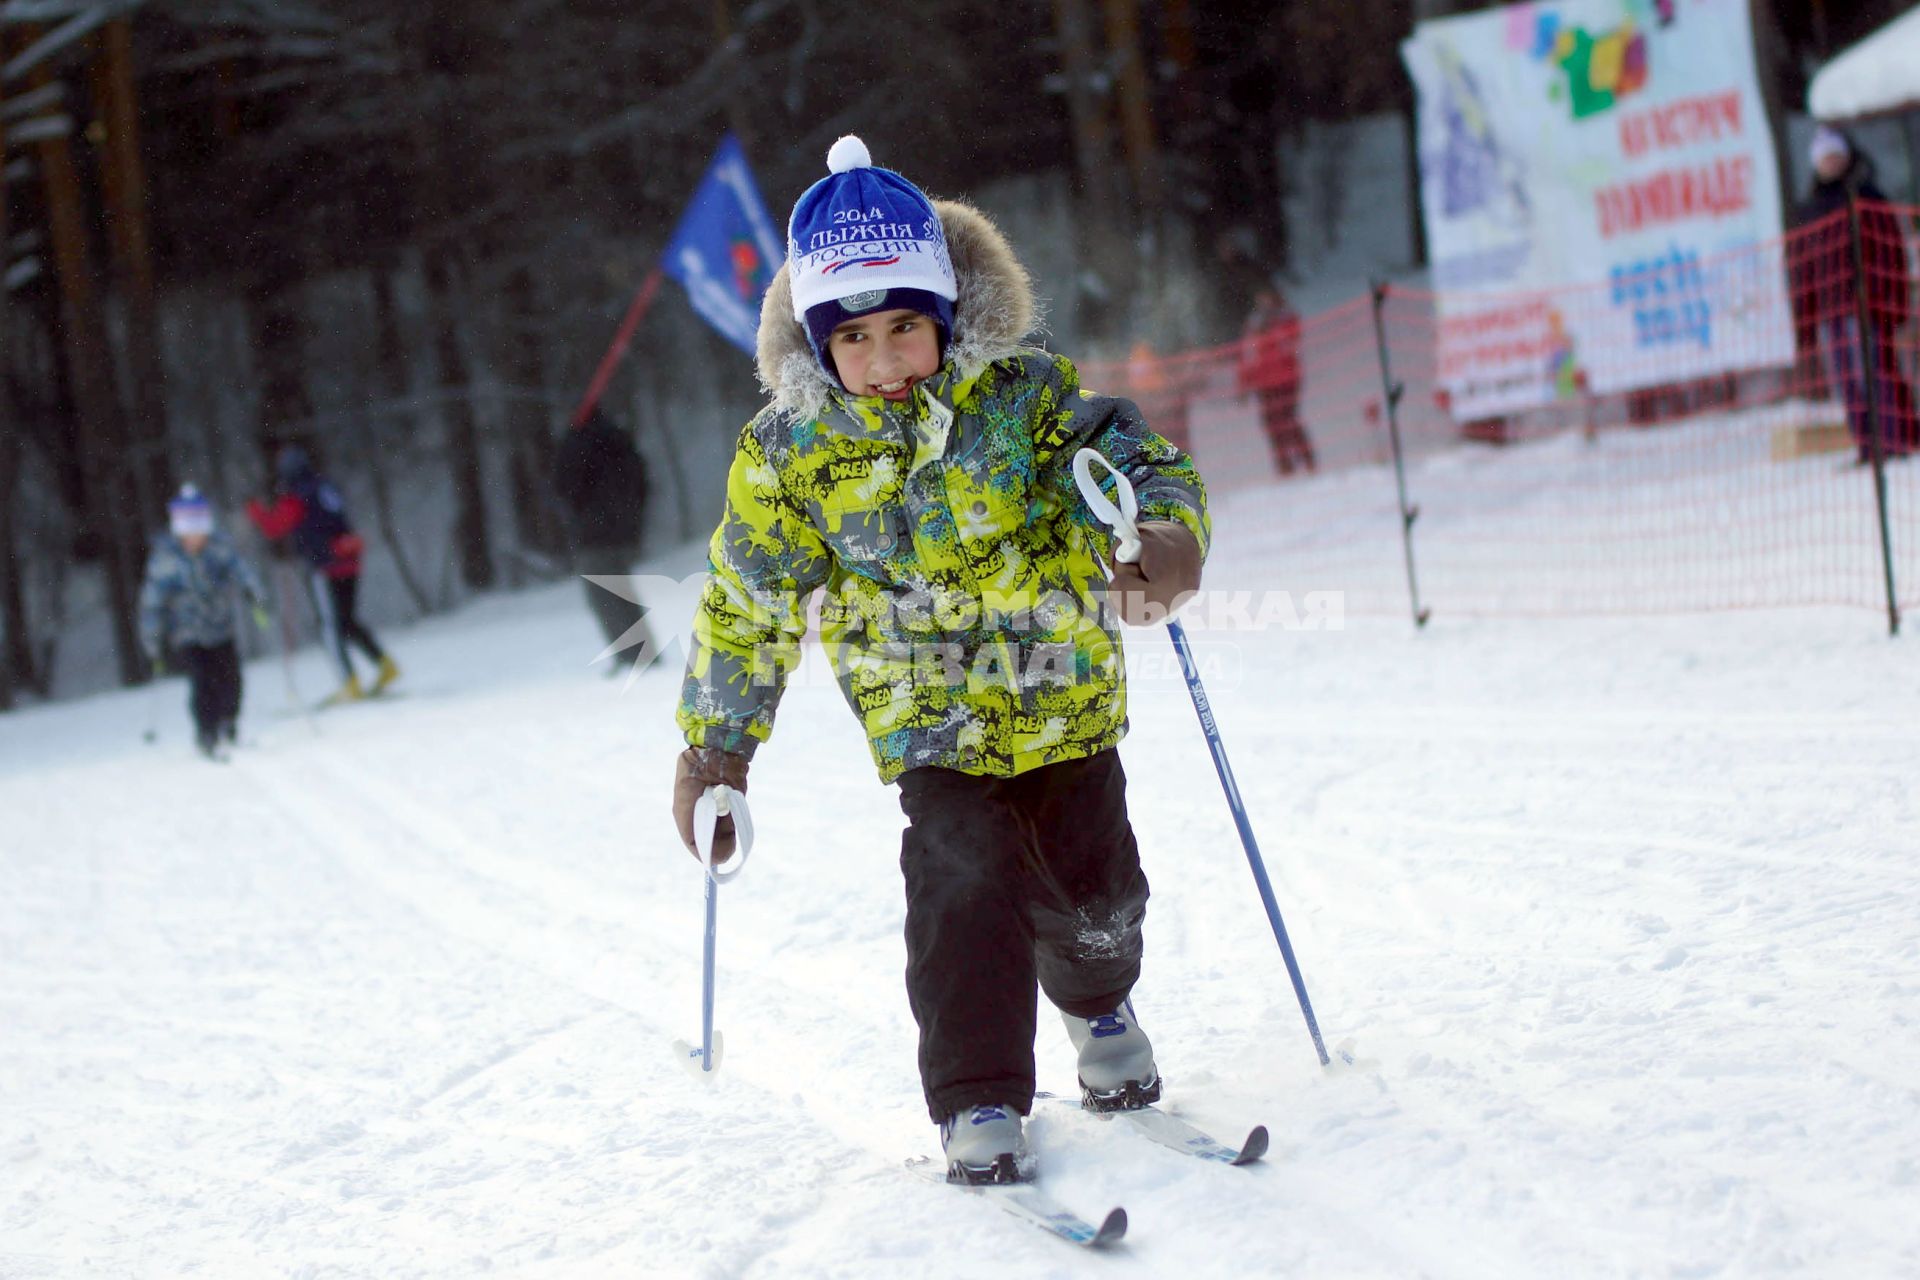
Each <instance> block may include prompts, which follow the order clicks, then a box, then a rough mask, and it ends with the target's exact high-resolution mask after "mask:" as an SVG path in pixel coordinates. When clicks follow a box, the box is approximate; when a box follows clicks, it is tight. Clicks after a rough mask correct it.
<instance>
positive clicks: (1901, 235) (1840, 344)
mask: <svg viewBox="0 0 1920 1280" xmlns="http://www.w3.org/2000/svg"><path fill="white" fill-rule="evenodd" d="M1812 159H1813V172H1814V181H1813V189H1812V191H1810V192H1809V193H1808V195H1807V199H1806V201H1805V202H1804V203H1803V204H1802V205H1801V206H1800V214H1799V218H1798V220H1797V225H1798V226H1799V227H1800V228H1801V236H1802V239H1801V242H1800V244H1799V245H1798V246H1797V248H1796V251H1795V253H1794V256H1793V299H1794V306H1795V320H1796V323H1797V326H1798V329H1799V334H1798V336H1799V340H1800V345H1801V349H1802V350H1812V349H1813V348H1815V347H1816V346H1822V345H1823V346H1824V354H1825V358H1826V370H1827V377H1828V379H1829V380H1830V381H1831V383H1832V385H1833V387H1834V388H1835V389H1836V390H1837V391H1839V393H1840V395H1841V397H1842V399H1843V400H1844V401H1845V402H1846V406H1847V423H1848V426H1849V428H1850V429H1851V431H1852V434H1853V443H1854V446H1855V448H1856V450H1857V452H1858V455H1859V458H1860V461H1862V462H1868V461H1871V460H1872V457H1873V451H1872V441H1873V423H1872V419H1871V416H1870V413H1869V409H1870V405H1869V403H1868V397H1867V379H1866V372H1865V370H1864V369H1863V368H1862V367H1861V363H1862V358H1863V354H1864V352H1863V344H1862V343H1861V341H1860V306H1859V296H1858V291H1859V278H1858V276H1857V275H1856V274H1855V272H1854V265H1853V261H1854V260H1853V244H1852V239H1851V236H1850V234H1849V231H1848V221H1849V220H1848V218H1847V216H1846V211H1847V206H1848V200H1849V197H1851V198H1852V200H1853V201H1854V202H1856V203H1857V205H1858V207H1859V218H1860V255H1861V261H1862V263H1863V264H1864V266H1865V268H1866V311H1867V324H1868V326H1869V327H1870V329H1871V330H1872V338H1873V345H1872V347H1871V348H1870V350H1871V352H1872V356H1873V360H1874V363H1875V366H1876V369H1877V371H1878V374H1879V378H1878V384H1879V385H1878V388H1877V390H1878V399H1879V409H1880V423H1881V430H1882V433H1883V435H1882V440H1883V445H1884V448H1885V450H1886V452H1887V455H1888V456H1890V457H1897V456H1901V455H1904V454H1908V453H1912V452H1914V451H1915V450H1916V449H1920V418H1916V415H1915V412H1914V398H1913V387H1912V385H1911V384H1910V383H1909V382H1908V381H1907V378H1906V374H1905V372H1904V371H1903V370H1902V369H1901V367H1900V351H1899V347H1898V345H1897V344H1896V342H1895V340H1894V337H1895V334H1896V332H1897V331H1898V330H1899V328H1900V327H1901V326H1902V325H1903V324H1905V323H1906V322H1907V318H1908V316H1909V314H1910V309H1909V304H1908V289H1909V286H1910V283H1911V282H1910V275H1909V272H1908V268H1907V249H1906V237H1905V230H1906V229H1905V227H1904V226H1903V224H1902V221H1901V218H1900V215H1899V214H1898V213H1896V212H1895V210H1894V208H1893V206H1892V205H1891V204H1890V203H1889V202H1888V200H1887V197H1886V196H1885V195H1884V194H1883V193H1882V192H1881V190H1880V188H1879V187H1878V186H1876V185H1875V184H1874V181H1873V161H1872V160H1871V159H1870V158H1869V157H1868V156H1867V155H1866V154H1865V153H1864V152H1862V151H1860V150H1859V149H1858V148H1857V147H1856V146H1855V145H1854V142H1853V140H1852V139H1851V138H1849V137H1848V136H1847V135H1846V134H1845V133H1842V132H1841V131H1840V130H1838V129H1833V128H1829V127H1828V126H1826V125H1822V126H1820V128H1819V129H1817V130H1816V131H1815V132H1814V135H1813V150H1812ZM1823 340H1824V341H1823Z"/></svg>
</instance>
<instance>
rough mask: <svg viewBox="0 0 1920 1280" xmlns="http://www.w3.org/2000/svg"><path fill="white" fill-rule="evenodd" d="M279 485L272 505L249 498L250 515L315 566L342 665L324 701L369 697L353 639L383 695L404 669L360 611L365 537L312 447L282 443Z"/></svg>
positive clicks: (325, 625)
mask: <svg viewBox="0 0 1920 1280" xmlns="http://www.w3.org/2000/svg"><path fill="white" fill-rule="evenodd" d="M274 470H275V473H276V475H277V477H278V484H277V485H276V487H275V489H274V501H273V505H272V506H271V507H269V506H267V505H265V504H264V503H262V502H260V501H259V500H258V499H257V498H252V499H248V501H247V516H248V518H249V519H251V520H252V521H253V523H254V524H255V525H257V526H259V529H260V532H261V533H262V534H264V535H266V536H267V537H268V538H272V539H276V540H277V539H280V538H285V537H288V536H291V537H292V538H293V546H294V550H296V551H298V552H299V553H300V555H301V557H302V558H303V559H305V560H306V562H307V564H308V565H309V567H310V568H311V569H312V571H313V572H312V584H313V600H314V607H315V608H316V609H318V610H319V612H320V622H321V627H322V629H323V630H324V631H325V633H326V636H327V640H328V643H329V644H330V645H331V646H332V648H333V653H334V659H335V661H337V662H338V663H339V664H340V675H341V684H340V688H339V690H338V691H337V692H335V693H334V694H332V695H331V696H330V697H328V698H327V699H326V701H325V702H324V703H323V704H322V705H332V704H335V703H340V702H351V701H355V700H357V699H359V698H363V697H366V696H367V692H368V690H367V689H366V688H365V687H364V686H362V685H361V683H360V677H359V675H358V674H357V673H356V672H355V671H354V669H353V659H352V657H351V656H350V655H349V654H348V652H347V645H348V643H349V642H351V643H353V644H354V645H357V646H358V647H359V648H360V650H361V652H363V653H365V654H366V655H367V657H369V658H371V659H372V660H373V661H374V663H375V664H377V668H378V669H377V672H376V674H375V676H374V681H373V688H372V692H374V693H380V692H382V691H383V690H385V689H386V687H387V686H388V685H390V684H392V683H393V682H394V681H395V680H396V679H398V678H399V675H400V668H399V667H397V666H395V665H394V662H393V659H392V658H390V657H388V656H387V654H386V651H385V650H383V649H382V648H381V647H380V642H379V641H377V640H375V639H374V638H373V632H371V631H369V630H368V629H367V627H366V624H365V623H363V622H361V621H360V618H359V614H358V613H357V611H356V608H357V605H358V599H359V593H360V553H361V551H362V549H363V547H364V544H363V543H362V542H361V539H360V535H359V534H357V533H355V532H354V531H353V527H352V526H351V525H350V524H348V523H347V505H346V500H345V499H344V498H342V497H341V496H340V490H339V489H337V488H335V487H334V485H333V482H332V481H330V480H328V479H326V478H325V477H324V476H322V475H321V474H320V473H319V472H317V471H315V470H314V467H313V462H312V460H311V459H310V458H308V457H307V451H306V450H305V449H302V448H301V447H300V446H299V445H295V444H289V445H283V446H281V449H280V452H279V453H278V454H277V455H276V456H275V458H274Z"/></svg>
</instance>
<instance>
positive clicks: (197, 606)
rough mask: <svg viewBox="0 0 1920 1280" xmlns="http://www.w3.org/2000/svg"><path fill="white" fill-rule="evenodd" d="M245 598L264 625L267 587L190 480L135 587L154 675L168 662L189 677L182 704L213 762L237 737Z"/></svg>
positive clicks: (170, 511)
mask: <svg viewBox="0 0 1920 1280" xmlns="http://www.w3.org/2000/svg"><path fill="white" fill-rule="evenodd" d="M242 597H244V598H245V599H246V600H247V601H248V602H249V603H250V604H251V605H252V606H253V616H254V621H255V622H257V623H258V624H260V625H261V627H263V628H264V627H265V625H266V611H265V605H264V602H265V600H266V591H265V589H264V588H263V587H262V586H261V585H260V576H259V575H258V574H257V573H255V572H254V570H253V566H252V565H250V564H248V563H247V561H246V559H245V558H244V557H243V556H241V554H240V551H239V549H238V548H236V547H235V546H234V545H233V539H232V538H229V537H228V536H227V535H226V534H225V533H224V532H222V531H221V530H219V529H217V528H216V527H215V526H214V520H213V507H212V506H211V505H210V504H209V503H208V502H207V500H206V499H205V498H203V497H201V496H200V492H199V490H197V489H195V488H194V487H193V486H192V485H187V486H185V487H183V488H182V489H181V490H180V493H179V495H178V496H177V497H175V498H174V499H173V500H172V501H171V502H169V503H167V536H166V537H164V538H162V539H160V540H159V541H158V542H156V543H155V544H154V546H153V552H152V554H151V555H150V556H149V557H148V559H147V578H146V582H145V583H144V584H143V585H142V587H141V589H140V645H141V647H142V648H143V649H145V650H146V654H147V661H148V662H150V663H152V664H153V669H154V672H155V673H156V674H158V673H160V672H163V671H165V670H166V669H167V665H168V664H169V662H171V663H173V664H176V665H177V666H178V668H179V669H181V670H184V671H185V672H186V674H187V688H188V695H187V705H188V709H189V710H190V711H191V712H192V713H193V731H194V741H195V742H196V743H197V744H198V746H199V748H200V753H201V754H202V755H204V756H206V757H208V758H209V759H217V758H219V756H220V754H221V753H222V752H223V751H224V750H225V749H226V748H227V746H229V745H230V744H231V743H232V742H233V741H234V739H235V738H236V736H237V725H238V723H239V719H240V651H239V650H238V649H236V648H235V647H234V609H235V606H236V605H237V604H238V603H239V602H240V600H241V598H242Z"/></svg>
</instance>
